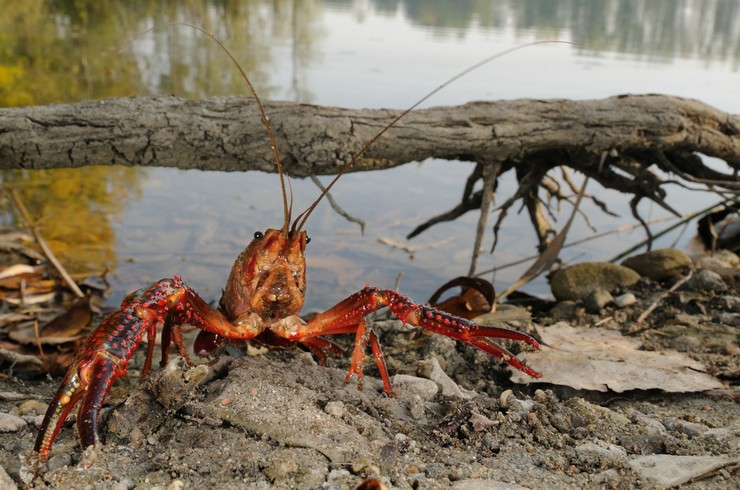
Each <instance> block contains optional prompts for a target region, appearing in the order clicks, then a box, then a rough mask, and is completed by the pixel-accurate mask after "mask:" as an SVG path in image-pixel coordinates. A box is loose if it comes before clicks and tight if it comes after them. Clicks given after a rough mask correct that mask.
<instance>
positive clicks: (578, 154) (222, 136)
mask: <svg viewBox="0 0 740 490" xmlns="http://www.w3.org/2000/svg"><path fill="white" fill-rule="evenodd" d="M267 113H268V115H269V118H270V122H271V124H272V127H273V130H274V132H275V135H276V138H277V140H278V147H279V149H280V151H281V155H282V159H283V163H284V165H285V167H286V169H287V170H288V172H289V173H291V174H292V175H295V176H307V175H315V174H332V173H335V172H336V171H337V169H338V168H339V166H340V165H341V164H343V163H345V162H347V161H349V159H350V158H351V157H352V155H353V154H355V153H356V152H357V151H358V149H359V148H360V147H361V146H362V144H364V143H365V142H367V141H368V140H369V139H370V138H372V137H373V136H374V135H375V134H376V133H377V132H378V131H380V130H381V129H382V128H383V127H384V126H385V125H386V124H388V122H389V121H390V120H392V118H393V117H394V116H395V115H397V114H398V111H392V110H350V109H338V108H333V107H318V106H310V105H299V104H292V103H272V104H268V105H267ZM258 114H259V113H258V111H257V110H256V107H255V104H254V102H253V101H252V100H251V99H246V98H237V97H218V98H211V99H207V100H200V101H189V100H182V99H178V98H174V97H165V96H155V97H135V98H126V99H108V100H100V101H91V102H83V103H78V104H71V105H51V106H41V107H25V108H19V109H1V110H0V167H2V168H56V167H80V166H84V165H92V164H99V165H106V164H122V165H145V166H164V167H178V168H198V169H204V170H248V169H257V170H264V171H274V168H275V164H274V160H273V155H272V152H271V150H270V143H269V141H268V139H267V136H266V133H265V129H264V127H263V125H262V123H261V121H260V118H259V115H258ZM655 152H660V153H663V154H670V155H674V156H679V157H680V158H678V159H677V158H669V160H671V161H672V164H674V165H677V164H679V166H678V168H679V169H681V166H680V164H681V162H683V165H684V166H685V165H688V166H689V167H690V166H691V165H696V162H695V161H694V159H693V158H692V157H693V155H694V153H695V152H700V153H703V154H706V155H711V156H715V157H717V158H720V159H722V160H724V161H726V162H727V163H728V164H729V165H730V166H731V167H732V168H734V169H735V170H738V169H740V116H737V115H731V114H726V113H723V112H721V111H719V110H716V109H714V108H712V107H709V106H707V105H704V104H702V103H700V102H697V101H694V100H687V99H680V98H675V97H667V96H660V95H645V96H620V97H612V98H608V99H603V100H589V101H570V100H528V99H525V100H513V101H499V102H471V103H468V104H465V105H462V106H455V107H436V108H432V109H426V110H418V111H414V112H412V113H410V114H408V115H407V116H406V117H404V118H403V119H402V120H401V121H400V122H399V123H397V124H396V126H395V127H394V128H393V129H392V130H391V131H389V132H388V133H387V134H385V135H384V136H383V137H382V138H380V139H379V140H378V141H377V142H376V143H375V144H374V145H373V146H372V147H371V148H370V150H369V151H368V152H367V154H366V155H365V158H363V159H362V160H361V161H360V162H358V165H356V166H355V168H354V169H353V170H366V169H378V168H386V167H392V166H396V165H400V164H402V163H405V162H408V161H418V160H423V159H425V158H428V157H436V158H443V159H462V160H472V161H477V162H503V161H509V162H512V164H514V165H515V166H516V162H523V161H527V160H529V161H531V162H536V161H541V160H547V161H549V162H552V161H553V160H557V161H558V162H559V164H565V165H568V166H571V167H575V168H580V169H585V168H588V167H599V166H601V168H602V171H604V172H603V174H604V175H603V176H602V178H603V179H605V180H608V179H609V178H610V175H609V173H610V172H609V165H603V163H604V162H602V159H603V158H604V157H605V156H607V157H609V158H607V161H606V163H608V164H609V163H613V162H610V161H609V159H611V160H614V159H621V160H625V161H630V160H631V161H641V163H642V164H643V165H645V164H650V163H658V164H660V162H656V161H652V160H657V159H658V156H657V153H655ZM648 154H651V155H652V158H648V160H650V161H645V156H647V155H648ZM675 160H680V161H681V162H676V161H675ZM687 160H688V161H687ZM707 172H708V171H707ZM588 173H593V170H592V171H591V172H588ZM597 173H598V172H597ZM703 175H704V174H703ZM704 177H705V178H709V179H712V178H714V179H720V180H722V179H724V178H725V177H723V176H720V175H714V174H712V173H711V172H709V173H708V174H706V175H704Z"/></svg>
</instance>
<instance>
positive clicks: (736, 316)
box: [717, 313, 740, 327]
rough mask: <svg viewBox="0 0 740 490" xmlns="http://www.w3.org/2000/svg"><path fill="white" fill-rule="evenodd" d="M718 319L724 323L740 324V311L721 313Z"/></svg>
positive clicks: (734, 325) (732, 325)
mask: <svg viewBox="0 0 740 490" xmlns="http://www.w3.org/2000/svg"><path fill="white" fill-rule="evenodd" d="M717 320H718V321H719V323H721V324H723V325H730V326H731V327H737V326H740V313H720V314H719V316H718V317H717Z"/></svg>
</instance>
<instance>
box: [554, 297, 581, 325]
mask: <svg viewBox="0 0 740 490" xmlns="http://www.w3.org/2000/svg"><path fill="white" fill-rule="evenodd" d="M577 310H578V305H577V304H576V302H575V301H568V300H566V301H559V302H557V303H555V306H553V307H552V309H551V310H550V313H549V316H550V317H552V319H553V320H556V321H557V320H564V321H570V320H572V319H573V318H574V317H575V316H576V311H577Z"/></svg>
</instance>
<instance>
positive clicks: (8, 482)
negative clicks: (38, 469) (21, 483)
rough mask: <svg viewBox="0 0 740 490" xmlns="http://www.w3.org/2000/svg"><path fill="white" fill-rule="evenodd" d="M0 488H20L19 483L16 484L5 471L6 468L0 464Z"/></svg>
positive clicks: (12, 489) (9, 489) (13, 489)
mask: <svg viewBox="0 0 740 490" xmlns="http://www.w3.org/2000/svg"><path fill="white" fill-rule="evenodd" d="M0 488H4V489H7V490H15V489H16V488H18V485H16V484H15V482H14V481H13V479H12V478H11V477H10V475H8V472H7V471H5V468H4V467H3V466H1V465H0Z"/></svg>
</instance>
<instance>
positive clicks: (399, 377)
mask: <svg viewBox="0 0 740 490" xmlns="http://www.w3.org/2000/svg"><path fill="white" fill-rule="evenodd" d="M392 384H393V390H394V392H395V393H396V395H398V397H399V398H402V399H407V398H409V397H414V396H419V397H420V398H421V399H422V400H431V399H432V398H434V395H436V394H437V392H438V391H439V386H437V383H435V382H434V381H432V380H430V379H424V378H419V377H418V376H409V375H407V374H396V375H395V376H393V381H392Z"/></svg>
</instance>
